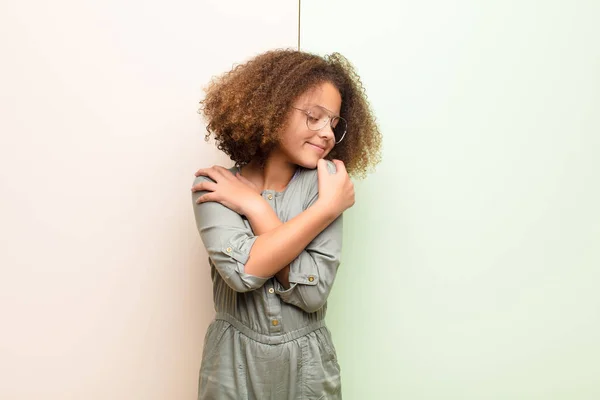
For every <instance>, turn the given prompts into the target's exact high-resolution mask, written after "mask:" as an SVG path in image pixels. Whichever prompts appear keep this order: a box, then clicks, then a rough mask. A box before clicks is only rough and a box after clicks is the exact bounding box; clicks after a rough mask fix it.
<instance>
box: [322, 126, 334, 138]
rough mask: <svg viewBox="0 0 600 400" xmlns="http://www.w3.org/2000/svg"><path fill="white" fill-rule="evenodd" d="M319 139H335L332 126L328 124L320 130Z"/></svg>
mask: <svg viewBox="0 0 600 400" xmlns="http://www.w3.org/2000/svg"><path fill="white" fill-rule="evenodd" d="M319 137H320V138H323V139H325V140H329V139H331V140H333V139H334V138H335V135H334V134H333V129H332V128H331V124H327V125H325V126H324V127H323V128H322V129H321V130H319Z"/></svg>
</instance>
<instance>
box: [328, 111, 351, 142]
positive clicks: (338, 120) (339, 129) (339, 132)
mask: <svg viewBox="0 0 600 400" xmlns="http://www.w3.org/2000/svg"><path fill="white" fill-rule="evenodd" d="M331 124H332V125H333V135H334V136H335V141H336V142H339V141H340V140H342V139H343V138H344V135H345V134H346V129H347V128H348V125H347V123H346V120H345V119H344V118H342V117H334V118H333V119H332V120H331Z"/></svg>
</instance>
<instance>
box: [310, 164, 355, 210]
mask: <svg viewBox="0 0 600 400" xmlns="http://www.w3.org/2000/svg"><path fill="white" fill-rule="evenodd" d="M333 163H334V164H335V167H336V170H337V171H336V173H334V174H332V173H330V172H329V170H328V169H327V161H325V160H324V159H320V160H319V162H318V163H317V176H318V179H319V199H318V200H317V202H319V203H321V204H322V205H323V206H324V207H326V208H327V209H328V210H329V211H330V212H331V213H332V216H333V217H334V218H337V217H338V216H339V215H340V214H342V213H343V212H344V211H345V210H347V209H348V208H350V207H352V206H353V205H354V184H353V183H352V181H351V180H350V177H349V176H348V172H347V171H346V167H345V165H344V163H343V162H342V161H340V160H333Z"/></svg>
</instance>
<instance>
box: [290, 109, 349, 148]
mask: <svg viewBox="0 0 600 400" xmlns="http://www.w3.org/2000/svg"><path fill="white" fill-rule="evenodd" d="M311 107H319V108H320V109H321V110H323V111H325V113H326V114H327V121H325V124H323V126H322V127H320V128H319V129H312V128H311V127H310V126H308V118H309V117H310V111H308V110H304V109H302V108H298V107H294V106H292V108H293V109H296V110H298V111H302V112H303V113H304V114H306V127H307V128H308V129H310V130H311V131H313V132H318V131H320V130H321V129H323V128H325V127H326V126H327V123H329V126H330V127H331V132H332V133H333V137H334V140H335V131H334V129H335V127H334V126H333V119H334V118H338V119H340V120H341V121H344V123H345V124H346V129H345V130H344V133H343V134H342V137H341V138H340V140H338V141H336V142H335V144H338V143H340V142H341V141H342V140H344V138H345V137H346V132H348V121H346V119H345V118H342V117H340V116H339V115H334V114H331V112H330V111H329V110H328V109H326V108H325V107H321V106H319V105H316V104H315V105H313V106H311Z"/></svg>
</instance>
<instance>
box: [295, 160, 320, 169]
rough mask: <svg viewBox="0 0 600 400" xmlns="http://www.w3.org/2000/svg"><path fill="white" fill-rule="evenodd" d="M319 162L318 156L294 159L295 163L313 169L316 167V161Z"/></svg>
mask: <svg viewBox="0 0 600 400" xmlns="http://www.w3.org/2000/svg"><path fill="white" fill-rule="evenodd" d="M318 162H319V158H317V157H306V158H304V159H301V160H297V161H296V165H299V166H301V167H303V168H306V169H315V168H317V163H318Z"/></svg>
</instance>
